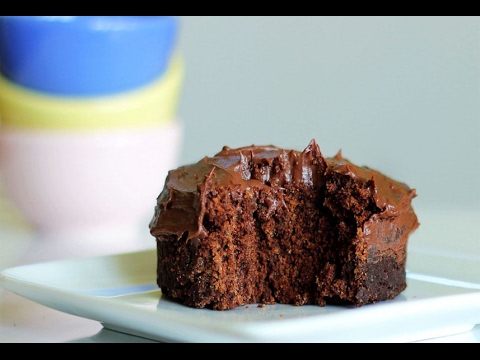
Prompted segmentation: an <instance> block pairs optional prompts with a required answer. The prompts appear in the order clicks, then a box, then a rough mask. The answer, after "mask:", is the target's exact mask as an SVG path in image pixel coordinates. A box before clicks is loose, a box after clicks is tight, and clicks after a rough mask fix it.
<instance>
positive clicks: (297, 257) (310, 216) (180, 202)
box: [149, 140, 419, 310]
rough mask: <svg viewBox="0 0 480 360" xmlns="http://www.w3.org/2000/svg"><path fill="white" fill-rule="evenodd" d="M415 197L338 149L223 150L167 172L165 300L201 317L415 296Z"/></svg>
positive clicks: (162, 206) (160, 203)
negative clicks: (411, 274)
mask: <svg viewBox="0 0 480 360" xmlns="http://www.w3.org/2000/svg"><path fill="white" fill-rule="evenodd" d="M415 196H416V191H415V190H414V189H411V188H410V187H408V186H407V185H406V184H404V183H401V182H398V181H395V180H393V179H391V178H389V177H387V176H385V175H383V174H382V173H380V172H378V171H376V170H373V169H370V168H368V167H359V166H357V165H354V164H353V163H351V162H350V161H349V160H347V159H345V158H344V157H343V156H342V154H341V153H340V152H339V153H338V154H337V155H336V156H334V157H332V158H324V156H323V155H322V153H321V151H320V147H319V146H318V144H317V143H316V141H315V140H312V141H311V142H310V143H309V144H308V146H307V147H306V148H305V149H304V150H303V151H302V152H300V151H296V150H285V149H281V148H278V147H275V146H272V145H270V146H254V145H252V146H248V147H242V148H237V149H232V148H229V147H224V148H223V149H222V151H220V152H219V153H218V154H216V155H215V156H213V157H205V158H204V159H202V160H200V161H199V162H197V163H194V164H191V165H186V166H182V167H179V168H177V169H173V170H171V171H170V172H169V174H168V176H167V178H166V180H165V184H164V187H163V190H162V191H161V193H160V195H159V196H158V198H157V203H156V206H155V211H154V215H153V218H152V220H151V222H150V225H149V227H150V233H151V234H152V236H154V237H155V239H156V244H157V256H158V260H157V284H158V286H159V287H160V288H161V290H162V294H163V295H165V296H168V297H170V298H173V299H176V300H177V301H180V302H181V303H183V304H185V305H187V306H191V307H196V308H211V309H214V310H228V309H233V308H236V307H238V306H242V305H247V304H252V303H263V304H275V303H282V304H293V305H296V306H300V305H306V304H315V305H319V306H325V305H326V304H353V305H355V306H362V305H365V304H370V303H375V302H378V301H382V300H386V299H393V298H395V297H396V296H397V295H399V294H400V293H401V292H402V291H403V290H404V289H405V288H406V271H405V266H406V259H407V242H408V238H409V236H410V234H411V233H412V232H413V231H414V230H415V229H416V228H417V227H418V226H419V223H418V219H417V216H416V214H415V212H414V210H413V207H412V204H411V202H412V199H413V198H414V197H415Z"/></svg>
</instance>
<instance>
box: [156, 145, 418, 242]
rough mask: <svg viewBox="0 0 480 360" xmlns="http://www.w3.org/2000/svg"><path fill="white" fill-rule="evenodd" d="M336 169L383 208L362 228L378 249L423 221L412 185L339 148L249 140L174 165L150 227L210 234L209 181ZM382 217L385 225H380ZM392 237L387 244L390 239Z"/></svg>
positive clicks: (257, 181)
mask: <svg viewBox="0 0 480 360" xmlns="http://www.w3.org/2000/svg"><path fill="white" fill-rule="evenodd" d="M332 171H333V172H337V173H340V174H343V175H345V176H349V177H352V178H354V179H355V180H356V181H359V182H363V183H367V182H368V184H369V186H370V187H371V193H372V196H373V198H374V201H375V203H376V205H377V207H378V208H379V212H378V213H377V214H374V215H373V216H372V217H371V218H370V219H369V220H367V221H366V222H365V223H364V225H363V227H362V228H361V229H360V232H361V233H360V234H359V235H358V236H359V237H362V238H364V239H365V240H367V241H372V242H375V243H378V241H375V239H374V237H375V238H376V239H378V237H379V236H378V235H379V233H380V236H381V237H382V235H384V236H383V239H387V240H388V239H390V240H388V241H384V244H375V245H374V246H376V247H377V248H378V250H381V248H382V247H384V246H389V247H391V246H392V244H391V243H392V242H395V243H398V246H399V249H400V248H401V247H402V246H404V245H405V242H406V239H407V237H408V234H409V233H410V232H411V231H412V230H413V229H415V228H416V227H417V226H418V225H419V224H418V222H417V218H416V216H415V214H414V212H413V209H412V208H411V205H410V204H411V200H412V198H414V197H415V196H416V192H415V190H414V189H410V188H409V187H408V186H407V185H406V184H404V183H401V182H398V181H395V180H393V179H391V178H389V177H387V176H385V175H383V174H381V173H380V172H378V171H376V170H374V169H371V168H368V167H360V166H356V165H354V164H352V163H351V162H350V161H349V160H347V159H345V158H344V157H343V156H342V154H341V152H338V153H337V155H336V156H334V157H333V158H324V157H323V155H322V153H321V151H320V147H319V146H318V144H317V143H316V141H315V140H312V141H311V142H310V144H309V145H308V146H307V147H306V148H305V150H303V152H300V151H296V150H285V149H281V148H278V147H276V146H273V145H268V146H255V145H252V146H247V147H241V148H237V149H231V148H229V147H227V146H225V147H223V149H222V151H220V152H219V153H217V154H216V155H215V156H213V157H205V158H204V159H202V160H200V161H199V162H197V163H195V164H191V165H186V166H182V167H179V168H177V169H175V170H171V171H170V172H169V174H168V176H167V179H166V181H165V185H164V188H163V191H162V192H161V193H160V195H159V197H158V198H157V205H156V207H155V213H154V216H153V218H152V220H151V222H150V225H149V226H150V233H151V234H152V235H153V236H155V237H157V236H160V235H176V236H177V238H181V237H182V236H183V235H184V234H185V233H186V232H187V233H188V235H187V239H202V238H204V237H206V236H207V235H208V232H207V230H206V229H205V228H204V227H203V225H202V223H203V215H204V212H205V194H206V192H207V190H208V188H210V187H211V186H216V187H223V186H233V187H240V188H248V187H252V186H270V187H279V188H281V187H283V186H285V185H286V184H290V183H293V184H300V183H302V184H304V185H306V186H312V187H317V188H320V187H321V186H322V185H323V184H324V182H325V176H326V174H327V173H328V172H332ZM385 219H392V220H393V219H395V228H399V229H403V230H401V231H400V233H398V231H397V235H396V238H395V239H391V236H392V235H391V234H389V232H391V229H390V228H389V225H388V224H390V222H389V221H387V222H385ZM380 221H381V222H382V225H381V226H378V225H376V224H377V223H379V222H380ZM387 243H389V244H387Z"/></svg>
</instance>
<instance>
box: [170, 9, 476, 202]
mask: <svg viewBox="0 0 480 360" xmlns="http://www.w3.org/2000/svg"><path fill="white" fill-rule="evenodd" d="M479 19H480V18H479V17H276V16H275V17H262V16H258V17H223V16H219V17H203V16H199V17H189V16H187V17H181V33H180V39H179V50H180V51H181V52H182V53H183V56H184V59H185V63H186V77H185V83H184V89H183V93H182V97H181V101H180V108H179V116H180V117H181V118H182V120H183V121H184V123H185V138H184V146H183V150H182V155H181V161H182V163H190V162H194V161H197V160H199V159H201V158H202V157H203V156H205V155H214V154H215V153H216V152H218V151H220V150H221V148H222V146H223V145H228V146H231V147H238V146H245V145H251V144H257V145H262V144H263V145H266V144H273V145H277V146H281V147H286V148H290V149H291V148H294V149H298V150H303V148H304V147H306V146H307V144H308V143H309V141H310V140H311V139H313V138H314V139H316V140H317V142H318V143H319V145H320V147H321V149H322V152H323V153H324V155H326V156H333V155H335V153H336V152H337V151H338V150H340V149H341V150H342V153H343V155H344V156H345V157H347V158H350V159H351V160H352V161H354V162H355V163H357V164H359V165H368V166H370V167H374V168H377V169H379V170H381V171H382V172H384V173H385V174H387V175H390V176H392V177H394V178H396V179H397V180H401V181H404V182H406V183H407V184H409V185H410V186H411V187H414V188H416V189H417V192H418V197H417V199H415V203H416V204H417V206H420V207H422V206H423V207H428V208H431V209H446V210H449V209H452V210H455V209H458V208H462V207H473V208H475V209H476V210H479V211H480V20H479Z"/></svg>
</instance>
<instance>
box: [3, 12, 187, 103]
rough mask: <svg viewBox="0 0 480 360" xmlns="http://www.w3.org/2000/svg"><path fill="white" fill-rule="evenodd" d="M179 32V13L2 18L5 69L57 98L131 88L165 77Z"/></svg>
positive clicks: (23, 83)
mask: <svg viewBox="0 0 480 360" xmlns="http://www.w3.org/2000/svg"><path fill="white" fill-rule="evenodd" d="M178 30H179V19H178V17H175V16H0V72H1V73H2V74H3V75H4V76H5V77H6V78H7V79H9V80H10V81H12V82H15V83H17V84H18V85H21V86H24V87H26V88H29V89H31V90H36V91H40V92H45V93H48V94H52V95H58V96H62V95H64V96H99V95H109V94H113V93H119V92H123V91H128V90H132V89H134V88H137V87H141V86H144V85H146V84H148V83H149V82H153V81H155V80H158V78H159V77H160V76H162V75H163V73H164V72H165V71H166V69H167V67H168V65H169V62H170V59H171V56H172V54H173V52H174V50H175V45H176V42H177V36H178Z"/></svg>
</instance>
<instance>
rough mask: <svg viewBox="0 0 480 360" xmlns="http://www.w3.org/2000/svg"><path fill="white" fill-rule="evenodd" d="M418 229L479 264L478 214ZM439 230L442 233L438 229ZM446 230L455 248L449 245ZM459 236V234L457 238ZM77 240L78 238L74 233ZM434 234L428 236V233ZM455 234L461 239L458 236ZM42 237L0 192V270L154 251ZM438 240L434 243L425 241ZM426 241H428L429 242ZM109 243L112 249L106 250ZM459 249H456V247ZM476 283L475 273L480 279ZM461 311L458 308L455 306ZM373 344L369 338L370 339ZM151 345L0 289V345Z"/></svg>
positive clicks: (106, 238)
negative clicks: (427, 231)
mask: <svg viewBox="0 0 480 360" xmlns="http://www.w3.org/2000/svg"><path fill="white" fill-rule="evenodd" d="M417 214H418V215H419V218H420V222H421V224H422V225H421V227H424V228H427V229H428V228H430V231H432V229H436V230H435V231H437V232H438V233H439V234H440V236H439V237H437V236H425V237H422V236H420V235H418V236H417V235H415V238H413V239H412V242H413V241H414V242H415V244H416V245H415V246H419V247H422V246H427V247H428V246H436V247H441V248H442V249H443V250H446V251H449V248H453V247H454V248H455V250H456V251H457V250H459V249H458V248H459V246H460V247H461V249H460V250H461V251H468V252H469V253H470V254H471V255H472V256H474V257H478V258H479V260H480V225H479V224H480V221H478V220H480V212H478V213H473V214H472V213H471V212H465V213H461V212H460V213H457V215H456V216H455V218H456V219H460V220H459V221H460V222H459V223H458V222H457V224H456V225H455V224H451V221H447V219H451V214H450V213H448V214H447V213H446V212H441V213H430V212H428V211H427V212H419V211H417ZM434 224H440V225H439V226H435V227H433V226H431V225H434ZM442 226H443V227H444V228H442ZM449 231H450V232H451V233H452V234H455V236H456V237H457V239H461V240H458V241H461V242H460V243H459V242H458V241H456V245H453V243H452V242H451V241H448V240H449V239H450V240H451V237H450V236H449ZM458 231H460V234H459V233H458ZM77 235H78V234H77ZM430 235H433V234H430ZM459 235H460V237H458V236H459ZM123 237H124V239H122V238H121V237H120V238H119V237H118V234H111V233H110V235H107V234H97V235H92V234H90V235H83V236H81V235H78V236H75V235H71V236H69V237H65V236H49V235H48V236H47V235H40V234H36V233H35V232H34V231H33V230H32V229H31V228H30V227H29V226H28V224H26V222H25V221H24V220H23V219H22V217H21V216H20V214H19V213H18V212H17V211H16V209H15V207H13V206H12V204H11V203H9V202H8V201H7V200H6V199H5V198H4V197H2V196H1V191H0V270H3V269H6V268H10V267H13V266H18V265H23V264H29V263H36V262H42V261H50V260H56V259H65V258H75V257H89V256H96V255H109V254H115V253H124V252H131V251H137V250H144V249H148V248H153V247H154V240H153V238H151V237H150V235H149V234H148V231H146V229H138V233H137V234H124V235H123ZM427 238H428V239H432V238H437V240H436V242H435V244H431V243H429V242H427V241H426V240H424V239H427ZM429 241H431V240H429ZM112 243H114V244H115V245H114V246H110V245H112ZM459 244H460V245H459ZM479 282H480V274H479ZM459 306H461V304H459ZM372 341H374V339H372ZM64 342H67V343H116V342H125V343H128V342H130V343H151V342H153V341H151V340H148V339H143V338H139V337H135V336H131V335H127V334H122V333H118V332H115V331H111V330H107V329H104V328H103V327H102V325H101V324H100V323H99V322H97V321H93V320H88V319H85V318H81V317H76V316H73V315H69V314H66V313H62V312H59V311H56V310H53V309H50V308H47V307H45V306H42V305H39V304H37V303H35V302H32V301H30V300H27V299H25V298H23V297H20V296H18V295H16V294H13V293H11V292H9V291H7V290H5V289H2V288H0V343H64ZM422 342H428V343H444V342H454V343H480V324H478V325H476V326H475V327H474V328H473V329H472V331H469V332H466V333H461V334H456V335H452V336H448V337H442V338H436V339H429V340H424V341H422Z"/></svg>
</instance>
